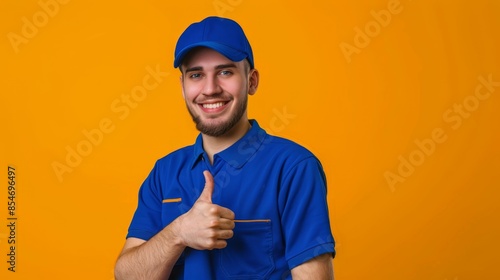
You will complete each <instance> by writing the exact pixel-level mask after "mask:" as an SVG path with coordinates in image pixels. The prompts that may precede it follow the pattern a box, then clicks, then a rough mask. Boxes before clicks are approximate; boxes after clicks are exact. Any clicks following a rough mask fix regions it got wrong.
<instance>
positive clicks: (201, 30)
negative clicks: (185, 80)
mask: <svg viewBox="0 0 500 280" xmlns="http://www.w3.org/2000/svg"><path fill="white" fill-rule="evenodd" d="M196 47H207V48H210V49H213V50H215V51H217V52H219V53H221V54H222V55H224V56H225V57H227V58H229V59H230V60H232V61H241V60H243V59H245V58H246V59H248V62H249V63H250V68H252V69H253V68H254V63H253V54H252V47H251V46H250V43H249V42H248V39H247V37H246V36H245V33H244V32H243V29H242V28H241V26H240V25H239V24H238V23H237V22H235V21H234V20H231V19H227V18H221V17H215V16H212V17H207V18H205V19H204V20H202V21H200V22H195V23H193V24H191V25H190V26H189V27H188V28H187V29H186V30H184V32H183V33H182V34H181V36H180V37H179V40H178V41H177V45H176V46H175V60H174V67H175V68H177V67H179V65H181V64H182V60H183V59H184V57H185V56H186V54H188V53H189V51H191V50H192V49H194V48H196Z"/></svg>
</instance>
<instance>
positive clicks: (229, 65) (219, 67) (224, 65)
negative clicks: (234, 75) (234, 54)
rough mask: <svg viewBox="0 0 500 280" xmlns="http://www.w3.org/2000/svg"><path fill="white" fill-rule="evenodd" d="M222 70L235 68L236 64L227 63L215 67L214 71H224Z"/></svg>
mask: <svg viewBox="0 0 500 280" xmlns="http://www.w3.org/2000/svg"><path fill="white" fill-rule="evenodd" d="M224 68H236V64H234V63H228V64H221V65H217V66H215V69H224Z"/></svg>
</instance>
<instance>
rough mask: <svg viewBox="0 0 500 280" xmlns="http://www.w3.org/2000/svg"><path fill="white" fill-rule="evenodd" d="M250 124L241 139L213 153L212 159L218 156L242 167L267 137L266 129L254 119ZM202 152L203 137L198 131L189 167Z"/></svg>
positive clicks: (201, 155)
mask: <svg viewBox="0 0 500 280" xmlns="http://www.w3.org/2000/svg"><path fill="white" fill-rule="evenodd" d="M250 124H251V125H252V127H251V128H250V130H249V131H248V132H247V133H246V134H245V135H244V136H243V137H241V139H239V140H238V141H236V142H235V143H234V144H233V145H231V146H230V147H229V148H227V149H225V150H223V151H221V152H219V153H217V154H215V155H214V159H215V158H216V157H220V158H221V159H223V160H224V161H225V162H226V163H228V164H229V165H231V166H232V167H234V168H241V167H243V165H245V163H247V162H248V161H249V160H250V159H251V158H252V157H253V156H254V155H255V153H256V152H257V151H258V150H259V148H260V146H261V145H262V144H263V143H264V141H265V140H266V137H267V133H266V131H265V130H264V129H262V128H261V127H260V126H259V124H258V123H257V121H256V120H250ZM204 153H205V151H204V150H203V138H202V136H201V133H200V134H199V135H198V137H197V138H196V142H195V144H194V149H193V161H192V163H191V168H193V167H194V165H195V164H196V163H197V162H198V161H199V160H200V159H201V158H202V157H203V154H204Z"/></svg>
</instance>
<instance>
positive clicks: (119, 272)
mask: <svg viewBox="0 0 500 280" xmlns="http://www.w3.org/2000/svg"><path fill="white" fill-rule="evenodd" d="M173 226H174V225H173V223H172V224H170V225H169V226H167V227H165V228H164V229H163V230H162V231H160V232H159V233H158V234H156V235H155V236H154V237H152V238H151V239H150V240H149V241H147V242H143V243H142V244H140V245H137V246H135V245H134V244H133V242H132V247H130V248H124V250H123V251H122V253H121V255H120V257H119V258H118V260H117V262H116V266H115V277H116V279H117V280H122V279H127V280H134V279H152V280H153V279H167V278H168V276H169V275H170V273H171V272H172V268H173V267H174V265H175V263H176V262H177V259H178V258H179V256H180V255H181V254H182V252H183V251H184V249H185V248H186V247H185V246H184V245H182V244H181V242H180V240H178V237H176V236H175V234H174V233H173V231H172V228H171V227H173Z"/></svg>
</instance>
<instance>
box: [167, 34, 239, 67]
mask: <svg viewBox="0 0 500 280" xmlns="http://www.w3.org/2000/svg"><path fill="white" fill-rule="evenodd" d="M197 47H207V48H210V49H213V50H214V51H217V52H219V53H220V54H222V55H223V56H225V57H227V58H228V59H230V60H231V61H241V60H243V59H245V58H246V54H245V53H244V52H241V51H239V50H236V49H233V48H230V47H228V46H226V45H222V44H219V43H216V42H211V41H205V42H198V43H196V44H192V45H189V46H187V47H185V48H184V49H182V50H181V51H180V52H179V54H178V55H177V56H176V57H175V60H174V68H177V67H179V65H181V63H182V60H184V57H185V56H186V55H187V54H188V53H189V52H190V51H191V50H193V49H194V48H197Z"/></svg>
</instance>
